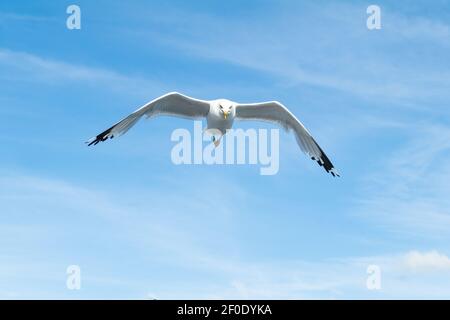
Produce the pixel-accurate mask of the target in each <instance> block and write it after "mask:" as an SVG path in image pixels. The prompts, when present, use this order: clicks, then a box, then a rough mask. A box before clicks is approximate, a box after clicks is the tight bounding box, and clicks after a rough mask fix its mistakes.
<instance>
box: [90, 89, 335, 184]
mask: <svg viewBox="0 0 450 320" xmlns="http://www.w3.org/2000/svg"><path fill="white" fill-rule="evenodd" d="M158 115H169V116H176V117H183V118H189V119H201V118H206V121H207V129H208V130H211V129H214V130H216V131H219V132H220V133H221V134H222V135H224V134H226V130H227V129H230V128H231V127H232V126H233V121H234V120H235V119H237V120H259V121H268V122H272V123H276V124H278V125H281V126H282V127H283V128H285V129H286V130H292V131H294V133H295V137H296V140H297V143H298V145H299V146H300V148H301V149H302V151H303V152H304V153H306V154H307V155H308V156H310V157H311V159H313V160H315V161H317V163H318V164H319V165H321V166H323V167H324V169H325V170H326V171H327V172H329V173H331V174H332V175H333V176H339V174H338V173H337V171H336V169H335V168H334V166H333V164H332V163H331V161H330V160H329V159H328V157H327V156H326V154H325V153H324V152H323V150H322V149H321V148H320V146H319V145H318V144H317V142H316V141H315V140H314V138H313V137H312V136H311V134H310V133H309V132H308V130H306V128H305V127H304V126H303V124H302V123H301V122H300V121H299V120H298V119H297V118H296V117H295V116H294V115H293V114H292V113H291V112H290V111H289V110H288V109H287V108H286V107H285V106H283V105H282V104H281V103H279V102H277V101H269V102H260V103H250V104H240V103H236V102H233V101H230V100H226V99H218V100H211V101H206V100H199V99H194V98H191V97H188V96H185V95H183V94H180V93H177V92H171V93H168V94H165V95H163V96H161V97H159V98H157V99H155V100H152V101H150V102H149V103H147V104H145V105H144V106H142V107H141V108H139V109H137V110H136V111H134V112H133V113H132V114H130V115H129V116H127V117H126V118H124V119H122V120H121V121H119V122H117V123H116V124H115V125H113V126H112V127H111V128H109V129H107V130H105V131H104V132H102V133H100V134H99V135H97V136H95V137H93V138H92V139H90V140H89V141H87V143H88V144H89V145H92V144H94V145H96V144H97V143H99V142H101V141H105V140H107V139H108V138H113V137H115V136H119V135H122V134H124V133H125V132H127V131H128V130H129V129H130V128H131V127H132V126H133V125H134V124H135V123H136V122H138V121H139V119H140V118H141V117H143V116H146V117H148V118H150V117H155V116H158ZM214 143H215V144H216V145H217V144H218V143H220V137H219V139H216V140H214Z"/></svg>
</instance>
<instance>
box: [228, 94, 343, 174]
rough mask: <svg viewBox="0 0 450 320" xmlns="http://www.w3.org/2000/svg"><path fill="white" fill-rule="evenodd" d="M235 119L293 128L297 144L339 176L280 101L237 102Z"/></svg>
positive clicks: (323, 153) (287, 128)
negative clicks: (266, 122) (265, 122)
mask: <svg viewBox="0 0 450 320" xmlns="http://www.w3.org/2000/svg"><path fill="white" fill-rule="evenodd" d="M236 119H238V120H260V121H268V122H272V123H276V124H279V125H281V126H282V127H284V128H285V129H286V130H290V129H291V130H293V131H294V132H295V138H296V140H297V143H298V145H299V146H300V148H301V149H302V151H303V152H304V153H306V154H307V155H309V156H310V157H311V159H312V160H315V161H317V163H318V164H319V165H320V166H323V167H324V169H325V170H326V171H327V172H329V173H331V174H332V175H333V176H339V174H338V172H337V171H336V169H335V168H334V166H333V164H332V163H331V161H330V159H328V157H327V155H326V154H325V152H323V150H322V149H321V148H320V146H319V145H318V143H317V142H316V141H315V140H314V138H313V137H312V136H311V134H310V133H309V132H308V130H306V128H305V127H304V126H303V124H302V123H301V122H300V121H299V120H298V119H297V118H296V117H295V116H294V115H293V114H292V113H291V112H290V111H289V110H288V109H287V108H286V107H285V106H284V105H282V104H281V103H279V102H277V101H269V102H261V103H250V104H238V105H236Z"/></svg>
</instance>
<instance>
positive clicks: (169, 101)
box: [86, 92, 209, 146]
mask: <svg viewBox="0 0 450 320" xmlns="http://www.w3.org/2000/svg"><path fill="white" fill-rule="evenodd" d="M208 112H209V102H208V101H205V100H199V99H194V98H191V97H188V96H185V95H183V94H181V93H178V92H171V93H168V94H165V95H163V96H161V97H159V98H156V99H155V100H153V101H150V102H149V103H147V104H145V105H144V106H142V107H141V108H139V109H137V110H136V111H134V112H133V113H132V114H130V115H129V116H127V117H126V118H124V119H122V120H120V121H119V122H117V123H116V124H115V125H113V126H112V127H111V128H109V129H107V130H105V131H103V132H102V133H100V134H98V135H97V136H95V137H93V138H91V139H89V140H88V141H87V142H86V143H87V144H88V145H89V146H90V145H92V144H94V145H96V144H97V143H99V142H101V141H105V140H107V139H108V138H113V137H115V136H117V135H122V134H124V133H125V132H127V131H128V130H129V129H130V128H131V127H132V126H133V125H135V124H136V122H138V121H139V119H140V118H141V117H142V116H144V115H145V116H147V117H154V116H157V115H170V116H176V117H182V118H190V119H198V118H201V117H205V116H206V115H207V114H208Z"/></svg>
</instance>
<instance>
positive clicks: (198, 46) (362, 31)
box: [145, 4, 450, 105]
mask: <svg viewBox="0 0 450 320" xmlns="http://www.w3.org/2000/svg"><path fill="white" fill-rule="evenodd" d="M290 7H291V8H290V10H286V9H284V10H279V9H273V12H272V15H271V16H267V15H264V16H260V15H258V13H257V12H256V13H255V14H254V15H253V16H246V18H245V19H242V17H239V16H237V17H228V16H227V17H223V16H210V15H202V14H198V13H195V14H194V13H186V12H183V14H182V15H181V14H179V15H176V16H175V15H173V16H172V15H170V14H169V15H166V16H165V17H164V19H159V20H158V22H159V23H161V24H162V25H164V22H165V23H166V25H167V26H170V29H167V30H165V29H164V28H163V30H165V31H166V32H164V36H160V34H152V32H147V33H145V34H146V35H147V36H148V35H152V36H153V38H155V39H157V40H159V41H160V42H161V43H166V44H167V45H170V46H172V47H175V48H178V49H181V50H183V52H188V53H190V54H193V55H196V56H200V57H203V58H206V59H214V60H221V61H225V62H229V63H232V64H236V65H239V66H244V67H247V68H251V69H255V70H259V71H262V72H265V73H268V74H271V75H274V76H276V77H278V78H279V79H280V81H281V82H284V83H285V84H288V85H298V84H306V85H313V86H319V87H325V88H331V89H337V90H341V91H344V92H348V93H351V94H354V95H357V96H359V97H371V98H374V97H377V99H379V100H380V101H396V102H399V101H401V102H402V103H404V104H406V103H410V104H416V105H419V101H418V99H421V102H424V101H427V100H429V99H434V98H441V99H442V98H444V97H445V98H446V99H447V98H448V92H447V88H448V86H449V85H450V83H449V81H450V65H448V63H446V62H445V60H443V55H442V54H441V52H442V51H443V50H444V51H447V50H448V44H449V40H448V36H447V34H448V29H449V27H448V26H447V25H445V24H443V23H439V22H434V21H430V20H427V19H426V18H422V17H408V16H404V15H402V14H401V13H392V12H391V11H388V9H386V10H385V11H383V14H384V13H385V12H387V13H386V14H385V15H383V29H382V30H381V31H375V32H371V31H368V30H367V29H366V27H365V19H366V18H367V15H366V13H365V7H364V6H356V5H349V4H340V5H337V4H329V5H323V4H317V5H306V6H301V8H300V7H298V6H297V5H294V4H291V5H290ZM305 12H307V14H306V13H305ZM337 12H339V14H336V13H337ZM161 20H162V21H161ZM294 30H295V32H294ZM377 32H378V33H377ZM411 41H412V42H413V43H414V45H419V46H420V45H424V42H425V44H426V46H427V54H426V56H427V57H429V56H430V55H434V58H435V59H438V61H441V62H442V63H441V64H434V65H433V64H432V61H431V60H429V59H428V58H426V59H424V57H423V54H421V53H420V52H417V53H416V52H412V51H411V50H410V49H408V47H409V45H407V42H408V43H409V44H411ZM387 52H388V53H389V54H387Z"/></svg>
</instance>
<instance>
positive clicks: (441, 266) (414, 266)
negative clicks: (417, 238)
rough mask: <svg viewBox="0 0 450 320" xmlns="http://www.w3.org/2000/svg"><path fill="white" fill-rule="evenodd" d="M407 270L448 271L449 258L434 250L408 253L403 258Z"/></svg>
mask: <svg viewBox="0 0 450 320" xmlns="http://www.w3.org/2000/svg"><path fill="white" fill-rule="evenodd" d="M404 263H405V265H406V267H407V268H409V269H411V270H413V271H439V270H450V258H449V257H447V256H446V255H445V254H442V253H439V252H438V251H436V250H432V251H428V252H419V251H410V252H408V253H407V254H405V256H404Z"/></svg>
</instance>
